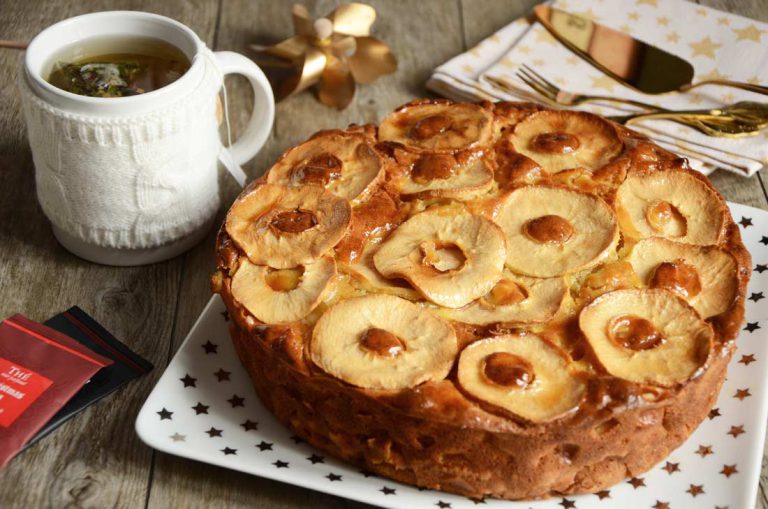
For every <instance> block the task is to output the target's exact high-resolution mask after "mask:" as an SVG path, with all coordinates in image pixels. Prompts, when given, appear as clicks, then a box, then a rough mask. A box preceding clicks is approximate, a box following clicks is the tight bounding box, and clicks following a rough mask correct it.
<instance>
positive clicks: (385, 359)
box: [309, 295, 458, 390]
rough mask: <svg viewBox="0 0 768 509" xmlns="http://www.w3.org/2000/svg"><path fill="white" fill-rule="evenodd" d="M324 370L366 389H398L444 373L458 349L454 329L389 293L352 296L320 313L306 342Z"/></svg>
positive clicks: (446, 372) (436, 378) (435, 377)
mask: <svg viewBox="0 0 768 509" xmlns="http://www.w3.org/2000/svg"><path fill="white" fill-rule="evenodd" d="M309 351H310V356H311V358H312V361H313V362H314V363H315V364H316V365H318V366H319V367H320V368H322V369H323V370H324V371H325V372H326V373H328V374H330V375H333V376H335V377H336V378H339V379H341V380H343V381H345V382H347V383H349V384H352V385H355V386H357V387H363V388H366V389H389V390H401V389H407V388H409V387H414V386H416V385H419V384H421V383H424V382H427V381H439V380H442V379H443V378H445V377H446V375H448V372H449V371H450V369H451V366H452V365H453V361H454V359H455V357H456V354H457V352H458V343H457V341H456V334H455V333H454V331H453V328H452V327H451V326H450V325H449V324H448V322H446V321H445V320H442V319H440V318H438V317H437V316H435V315H433V314H432V313H431V312H429V311H428V310H426V309H424V308H422V307H419V306H417V305H416V304H413V303H411V302H409V301H407V300H404V299H400V298H398V297H394V296H392V295H368V296H365V297H355V298H352V299H348V300H345V301H342V302H340V303H338V304H336V305H334V306H332V307H331V308H330V309H329V310H328V311H326V312H325V314H323V316H322V317H320V320H319V321H318V322H317V324H316V325H315V329H314V331H313V333H312V341H311V344H310V349H309Z"/></svg>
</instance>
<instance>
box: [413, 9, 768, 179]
mask: <svg viewBox="0 0 768 509" xmlns="http://www.w3.org/2000/svg"><path fill="white" fill-rule="evenodd" d="M552 4H553V6H554V7H556V8H559V9H563V10H566V11H569V12H573V13H576V14H580V15H583V16H587V17H590V18H592V19H594V20H595V21H597V22H598V23H601V24H604V25H607V26H610V27H612V28H615V29H618V30H621V31H624V32H627V33H630V34H632V35H633V36H634V37H635V38H637V39H641V40H643V41H645V42H648V43H650V44H653V45H655V46H658V47H660V48H663V49H664V50H666V51H669V52H671V53H674V54H677V55H679V56H681V57H683V58H685V59H686V60H688V61H689V62H691V64H692V65H693V66H694V69H695V71H696V74H695V77H694V82H696V81H700V80H704V79H712V78H725V79H730V80H735V81H745V82H749V83H768V65H766V64H768V24H765V23H760V22H757V21H754V20H751V19H748V18H745V17H742V16H737V15H734V14H729V13H724V12H721V11H717V10H714V9H711V8H708V7H702V6H700V5H697V4H694V3H691V2H688V1H686V0H630V1H626V2H624V1H622V2H616V1H611V0H556V1H554V2H553V3H552ZM522 64H527V65H529V66H530V67H532V68H533V69H535V70H536V71H537V72H538V73H540V74H542V75H543V76H544V77H546V78H547V79H548V80H549V81H552V82H554V83H556V84H557V85H558V86H560V87H562V88H563V89H565V90H567V91H569V92H578V93H587V94H589V93H594V94H600V95H612V96H617V97H626V98H631V99H637V100H640V101H643V102H648V103H651V104H656V105H658V106H661V107H664V108H669V109H690V108H708V107H716V106H722V105H724V104H731V103H734V102H737V101H758V102H766V101H768V98H767V97H765V96H761V95H758V94H754V93H752V92H747V91H742V90H738V89H734V88H726V87H720V86H705V87H701V88H698V89H695V90H693V91H691V92H688V93H685V94H669V95H664V96H654V95H645V94H642V93H639V92H636V91H634V90H631V89H629V88H628V87H625V86H623V85H622V84H620V83H618V82H616V81H614V80H613V79H612V78H610V77H608V76H607V75H605V74H603V73H602V72H601V71H599V70H598V69H596V68H594V67H592V66H591V65H590V64H588V63H587V62H585V61H583V60H582V59H581V58H579V57H577V56H576V55H575V54H573V53H572V52H571V51H570V50H568V49H567V48H565V47H564V46H563V45H562V44H560V43H559V42H557V41H556V40H555V39H554V37H552V36H551V35H550V34H549V32H547V30H546V29H545V28H544V27H542V26H541V25H539V24H538V23H534V24H533V25H531V24H530V23H529V22H528V20H526V19H519V20H517V21H514V22H513V23H511V24H509V25H507V26H505V27H504V28H502V29H501V30H499V31H498V32H497V33H495V34H493V35H492V36H490V37H489V38H487V39H485V40H484V41H482V42H481V43H480V44H478V45H477V46H476V47H474V48H472V49H471V50H469V51H468V52H466V53H463V54H461V55H459V56H457V57H455V58H453V59H452V60H450V61H448V62H446V63H445V64H443V65H441V66H440V67H438V68H437V69H436V70H435V72H434V73H433V75H432V77H431V78H430V80H429V82H428V83H427V86H428V88H430V89H431V90H433V91H435V92H437V93H439V94H441V95H444V96H447V97H451V98H455V99H462V100H467V99H475V100H476V99H491V100H512V101H515V100H536V95H535V93H534V92H532V91H531V90H530V89H529V88H528V87H527V86H526V85H525V84H524V83H523V82H522V81H520V80H519V79H518V78H517V77H516V76H515V73H516V71H517V69H518V67H519V66H520V65H522ZM488 77H501V78H503V79H504V80H506V81H508V82H511V83H512V84H514V85H516V86H519V92H518V93H515V94H510V93H508V92H504V91H500V90H499V89H498V88H495V87H494V86H493V85H492V84H491V82H490V81H488ZM579 109H583V110H586V111H591V112H594V113H598V114H601V115H613V114H624V113H626V112H628V111H631V108H624V107H623V106H618V107H617V105H615V104H608V103H595V104H585V105H583V106H581V107H580V108H579ZM632 128H633V129H636V130H638V131H642V132H644V133H645V134H646V135H648V136H650V137H651V138H653V139H654V140H655V141H656V142H657V143H658V144H660V145H661V146H663V147H665V148H667V149H669V150H671V151H673V152H677V153H680V154H682V155H684V156H686V157H688V159H689V160H690V161H691V165H692V166H693V167H694V168H696V169H698V170H699V171H701V172H703V173H710V172H711V171H713V170H714V169H716V168H723V169H726V170H729V171H733V172H735V173H737V174H739V175H744V176H751V175H753V174H754V173H755V172H757V171H758V170H760V169H761V168H762V167H763V166H764V165H766V164H768V131H764V132H762V133H760V134H758V135H757V136H754V137H749V138H739V139H731V138H713V137H709V136H706V135H704V134H702V133H699V132H698V131H695V130H693V129H691V128H688V127H685V126H681V125H678V124H676V123H673V122H669V121H665V120H649V121H643V122H642V123H635V124H632Z"/></svg>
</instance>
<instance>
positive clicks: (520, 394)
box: [458, 334, 585, 422]
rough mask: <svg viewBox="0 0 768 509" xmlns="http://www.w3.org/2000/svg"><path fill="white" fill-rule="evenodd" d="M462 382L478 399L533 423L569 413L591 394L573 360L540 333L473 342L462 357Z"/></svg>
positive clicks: (464, 387)
mask: <svg viewBox="0 0 768 509" xmlns="http://www.w3.org/2000/svg"><path fill="white" fill-rule="evenodd" d="M458 380H459V384H460V385H461V387H462V388H463V389H464V390H465V391H466V392H468V393H469V394H471V395H472V396H473V397H474V398H476V399H478V400H480V401H482V402H486V403H489V404H491V405H493V406H495V407H498V408H501V409H503V410H505V411H507V412H510V413H512V414H514V415H516V416H518V417H521V418H523V419H525V420H528V421H533V422H547V421H552V420H554V419H557V418H558V417H561V416H563V415H565V414H567V413H568V412H570V411H572V410H574V409H575V408H576V407H577V405H578V404H579V402H580V401H581V400H582V398H583V397H584V393H585V385H584V382H583V381H581V380H580V379H579V378H576V377H574V376H573V374H572V372H571V364H570V359H569V357H568V355H567V354H566V353H565V352H563V351H562V350H561V349H560V348H558V347H557V346H555V345H553V344H552V343H549V342H548V341H545V340H543V339H542V338H540V337H539V336H536V335H535V334H525V335H521V336H513V335H507V336H497V337H494V338H490V339H483V340H480V341H476V342H474V343H472V344H471V345H469V346H468V347H466V348H465V349H464V351H462V353H461V357H460V358H459V370H458Z"/></svg>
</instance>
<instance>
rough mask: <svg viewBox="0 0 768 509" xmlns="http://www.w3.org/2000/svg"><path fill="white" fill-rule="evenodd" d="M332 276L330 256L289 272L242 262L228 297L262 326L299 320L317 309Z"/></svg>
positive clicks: (334, 266)
mask: <svg viewBox="0 0 768 509" xmlns="http://www.w3.org/2000/svg"><path fill="white" fill-rule="evenodd" d="M335 275H336V263H335V262H334V261H333V258H331V257H330V256H324V257H322V258H319V259H318V260H317V261H315V262H314V263H311V264H308V265H302V266H299V267H296V268H292V269H273V268H270V267H265V266H263V265H254V264H252V263H251V262H249V261H248V260H247V259H243V260H242V262H241V264H240V267H239V268H238V269H237V272H235V275H234V276H232V296H233V297H234V298H235V300H237V301H238V302H240V304H242V305H243V306H244V307H245V308H246V309H247V310H248V311H249V312H250V313H251V314H252V315H253V316H255V317H256V318H257V319H259V320H260V321H262V322H264V323H288V322H293V321H296V320H301V319H302V318H304V317H305V316H307V315H308V314H309V313H311V312H312V310H313V309H315V307H317V305H318V303H319V302H320V300H321V299H322V298H323V295H324V294H325V292H326V291H327V290H328V288H329V286H330V284H331V281H332V280H333V277H334V276H335Z"/></svg>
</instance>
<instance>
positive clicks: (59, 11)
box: [0, 0, 218, 508]
mask: <svg viewBox="0 0 768 509" xmlns="http://www.w3.org/2000/svg"><path fill="white" fill-rule="evenodd" d="M217 7H218V3H217V1H216V0H206V1H198V2H196V3H187V4H184V5H170V4H166V3H165V2H163V1H162V0H157V1H118V2H113V1H107V0H103V1H101V0H89V1H76V2H75V1H51V2H41V1H33V2H16V1H13V0H8V1H6V0H3V1H2V2H0V32H2V34H3V37H7V38H9V39H10V38H12V39H21V40H28V39H30V38H31V37H32V36H34V35H35V34H36V33H37V32H39V31H40V30H41V29H43V28H45V27H46V26H48V25H50V24H52V23H54V22H56V21H58V20H60V19H64V18H67V17H70V16H73V15H76V14H80V13H84V12H89V11H98V10H106V9H143V10H149V11H155V12H160V13H163V14H167V15H171V16H174V17H176V18H177V19H180V20H181V21H183V22H184V23H187V24H188V25H190V26H191V27H193V28H194V29H195V30H196V31H197V32H198V33H199V34H201V35H202V36H203V37H204V38H206V39H208V40H209V41H211V40H212V39H213V34H214V28H215V19H216V10H217ZM22 55H23V53H21V52H18V51H11V50H0V214H2V216H0V217H1V220H0V260H2V263H0V295H2V298H0V316H2V317H5V316H7V315H9V314H11V313H14V312H22V313H24V314H26V315H28V316H29V317H30V318H33V319H37V320H42V319H45V318H48V317H49V316H51V315H52V314H54V313H56V312H58V311H61V310H64V309H66V308H68V307H69V306H72V305H73V304H77V305H80V306H81V307H82V308H83V309H85V310H86V311H88V312H89V313H91V314H93V315H94V317H95V318H96V319H97V320H98V321H100V322H101V323H103V324H104V325H105V326H106V327H107V328H109V329H110V330H111V331H112V332H113V333H114V334H115V335H116V336H117V337H119V338H121V339H122V340H123V341H125V342H126V343H127V344H128V345H130V346H131V347H132V348H133V349H134V350H136V351H137V352H138V353H140V354H141V355H143V356H145V357H146V358H148V359H149V360H151V361H152V362H153V363H154V364H155V366H157V367H156V369H155V370H154V372H153V373H152V374H151V375H150V376H146V377H144V378H142V379H140V380H138V381H135V382H133V383H131V384H130V385H128V386H127V387H126V388H124V389H122V390H121V391H119V392H118V393H116V394H114V395H112V396H111V397H109V398H107V399H106V400H104V401H103V402H101V403H100V404H98V405H95V406H93V407H91V408H90V409H88V410H87V411H85V412H83V413H82V414H81V415H78V417H77V418H76V419H72V420H71V421H70V422H68V423H67V424H66V425H64V426H63V427H62V428H60V429H59V430H57V431H56V432H54V433H53V434H52V435H50V436H49V437H47V438H46V439H45V440H42V441H41V442H39V443H38V444H37V445H35V446H34V447H32V448H31V449H29V450H28V451H26V452H25V453H24V454H22V455H21V456H20V457H18V458H16V459H15V460H14V461H13V462H12V463H11V464H10V465H9V466H8V467H7V468H6V469H5V470H3V471H2V472H0V507H4V508H17V507H18V508H36V507H126V508H128V507H131V508H132V507H141V506H143V505H144V504H145V500H146V497H147V490H148V480H149V472H150V467H151V459H152V455H153V451H152V450H151V449H150V448H148V447H146V446H144V445H143V444H141V443H140V442H139V440H138V437H137V436H136V434H135V433H134V431H133V421H134V420H135V418H136V414H137V413H138V410H139V408H140V407H141V404H142V401H143V400H144V399H145V398H146V396H147V394H148V393H149V391H150V390H151V388H152V387H153V385H154V383H155V382H156V380H157V378H158V377H159V376H160V374H161V373H162V371H163V368H164V366H165V365H166V364H167V361H168V357H169V353H170V341H171V335H172V330H173V326H174V315H175V309H176V301H177V298H178V293H179V283H180V279H181V273H182V267H183V263H184V260H183V259H181V258H177V259H175V260H170V261H168V262H165V263H161V264H156V265H153V266H149V267H136V268H114V267H105V266H100V265H95V264H92V263H87V262H85V261H82V260H80V259H78V258H76V257H74V256H73V255H71V254H69V253H67V252H66V251H65V250H64V249H63V248H61V247H60V246H59V245H58V244H57V243H56V241H55V240H54V239H53V236H52V234H51V228H50V226H49V224H48V221H47V220H46V219H45V217H44V216H43V214H42V212H41V210H40V208H39V206H38V205H37V200H36V199H35V188H34V169H33V166H32V160H31V156H30V152H29V147H28V146H27V139H26V134H25V132H24V123H23V121H22V118H21V109H20V103H19V96H18V93H17V90H16V75H17V70H18V69H19V64H20V60H21V57H22Z"/></svg>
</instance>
